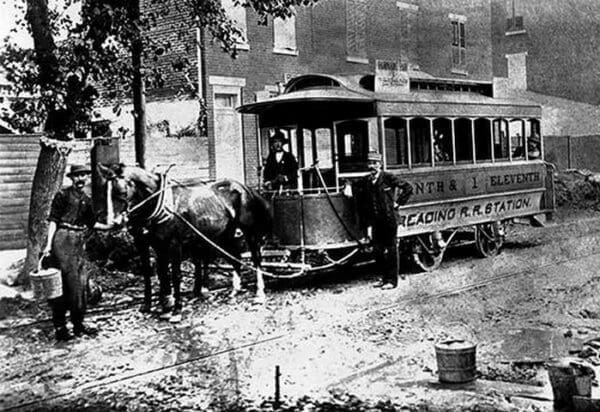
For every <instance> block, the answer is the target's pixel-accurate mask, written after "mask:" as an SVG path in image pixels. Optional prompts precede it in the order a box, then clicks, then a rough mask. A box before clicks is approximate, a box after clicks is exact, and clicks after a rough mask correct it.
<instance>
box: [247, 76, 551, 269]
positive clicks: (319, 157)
mask: <svg viewBox="0 0 600 412" xmlns="http://www.w3.org/2000/svg"><path fill="white" fill-rule="evenodd" d="M374 82H375V79H374V76H373V75H365V76H359V75H355V76H330V75H304V76H299V77H296V78H294V79H292V80H291V81H290V82H288V84H287V87H286V89H285V91H284V92H283V94H281V95H279V96H276V97H272V98H270V99H266V100H264V101H260V102H256V103H252V104H248V105H245V106H242V107H240V108H239V109H238V110H240V111H241V112H242V113H254V114H256V115H257V116H258V124H259V133H258V134H259V140H260V141H259V142H258V146H259V152H260V153H261V155H262V156H263V157H264V156H266V154H267V153H268V148H269V146H268V142H269V136H270V134H271V133H272V132H273V130H275V129H278V130H281V131H283V132H284V133H285V134H286V135H287V137H288V138H289V144H288V148H287V149H288V150H290V151H291V152H292V153H293V154H294V155H295V156H296V157H297V158H298V162H299V165H300V168H301V169H300V172H299V174H298V189H294V190H293V191H282V192H278V193H273V194H272V202H273V210H274V217H275V225H274V227H275V235H276V238H277V239H278V242H279V246H280V247H282V248H283V249H285V250H288V251H300V252H301V256H300V259H301V260H303V259H305V255H304V253H305V252H307V251H311V250H312V251H321V252H322V251H328V250H329V251H331V250H343V249H344V248H348V247H353V246H356V239H358V238H361V237H363V236H364V235H365V233H364V228H361V225H360V224H359V223H360V220H359V217H358V216H356V205H355V204H354V203H353V202H354V200H353V199H348V198H347V197H345V196H344V194H343V193H342V189H343V187H344V184H345V183H346V182H348V181H352V180H353V179H356V178H359V177H361V176H364V175H365V174H366V173H367V153H368V151H369V150H377V151H379V152H380V153H381V154H382V155H383V168H384V170H387V171H388V172H391V173H394V174H398V175H399V176H401V177H402V179H404V180H407V181H408V182H410V183H411V184H412V185H413V189H414V193H413V196H412V198H411V199H410V201H409V202H408V204H406V205H405V206H403V207H402V208H400V209H399V210H398V222H399V224H398V238H399V239H402V240H404V241H408V242H404V244H405V245H406V244H408V245H409V248H408V249H406V250H408V251H409V253H412V254H413V257H414V258H415V259H416V261H417V263H418V264H419V266H420V267H421V268H423V269H426V270H430V269H433V268H435V267H437V265H438V264H439V261H441V257H442V256H443V252H444V250H445V248H446V246H447V244H448V243H449V242H450V240H451V239H452V238H453V237H454V234H455V233H456V232H457V230H458V229H470V230H471V232H472V233H474V234H475V237H474V239H475V241H476V243H477V242H479V243H478V244H477V246H478V250H479V251H480V253H481V254H483V255H493V254H495V253H496V252H497V249H498V248H499V245H500V244H501V242H502V237H503V233H502V222H505V221H507V220H511V219H514V218H519V219H521V218H526V219H536V220H535V221H534V222H539V221H541V219H539V217H540V216H541V215H548V214H551V213H552V211H553V210H554V193H553V186H552V175H551V170H550V169H549V167H548V166H547V164H546V163H545V162H544V160H543V147H544V146H543V138H542V136H541V128H540V120H541V108H540V107H539V106H538V105H535V104H531V103H527V102H516V101H505V100H500V99H496V98H493V97H491V85H489V84H485V83H475V82H459V81H454V80H439V79H423V80H418V79H416V80H415V79H413V80H411V87H410V88H407V90H406V91H405V92H404V93H376V92H375V91H374V90H373V89H374V87H373V84H374ZM440 135H441V137H440ZM311 166H312V167H311ZM473 229H474V230H473ZM401 243H402V242H401ZM486 245H487V247H486ZM419 255H421V256H419ZM329 260H330V261H331V262H334V260H335V259H331V258H329ZM302 265H303V267H305V266H306V262H305V261H303V262H302ZM308 266H310V264H309V265H308Z"/></svg>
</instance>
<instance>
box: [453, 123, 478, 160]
mask: <svg viewBox="0 0 600 412" xmlns="http://www.w3.org/2000/svg"><path fill="white" fill-rule="evenodd" d="M454 135H455V141H456V161H457V162H467V161H468V162H472V161H473V137H472V133H471V120H469V119H465V118H462V119H456V121H455V122H454Z"/></svg>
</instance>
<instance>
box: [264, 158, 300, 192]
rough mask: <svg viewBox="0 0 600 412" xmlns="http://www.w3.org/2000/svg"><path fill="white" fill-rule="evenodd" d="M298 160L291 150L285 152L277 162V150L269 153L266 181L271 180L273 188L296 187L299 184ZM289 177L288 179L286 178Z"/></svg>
mask: <svg viewBox="0 0 600 412" xmlns="http://www.w3.org/2000/svg"><path fill="white" fill-rule="evenodd" d="M297 173H298V162H297V161H296V158H295V157H294V155H293V154H291V153H290V152H285V151H284V152H283V156H282V157H281V160H280V161H279V162H277V159H276V158H275V152H271V153H269V156H268V157H267V162H266V164H265V171H264V175H263V176H264V179H265V183H267V182H271V184H272V185H273V189H279V187H280V186H283V188H284V189H295V188H296V187H297V186H298V178H297ZM286 178H287V179H286Z"/></svg>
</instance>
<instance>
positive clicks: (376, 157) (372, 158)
mask: <svg viewBox="0 0 600 412" xmlns="http://www.w3.org/2000/svg"><path fill="white" fill-rule="evenodd" d="M381 160H382V157H381V154H380V153H379V152H376V151H371V152H369V154H368V155H367V161H369V162H381Z"/></svg>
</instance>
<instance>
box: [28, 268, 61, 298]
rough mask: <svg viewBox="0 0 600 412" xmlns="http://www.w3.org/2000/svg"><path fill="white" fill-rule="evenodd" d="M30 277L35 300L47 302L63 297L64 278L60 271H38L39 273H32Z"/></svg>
mask: <svg viewBox="0 0 600 412" xmlns="http://www.w3.org/2000/svg"><path fill="white" fill-rule="evenodd" d="M29 277H30V279H31V285H32V287H33V297H34V298H35V299H37V300H47V299H54V298H58V297H61V296H62V294H63V290H62V276H61V272H60V270H59V269H55V268H49V269H38V271H37V272H31V273H30V274H29Z"/></svg>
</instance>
